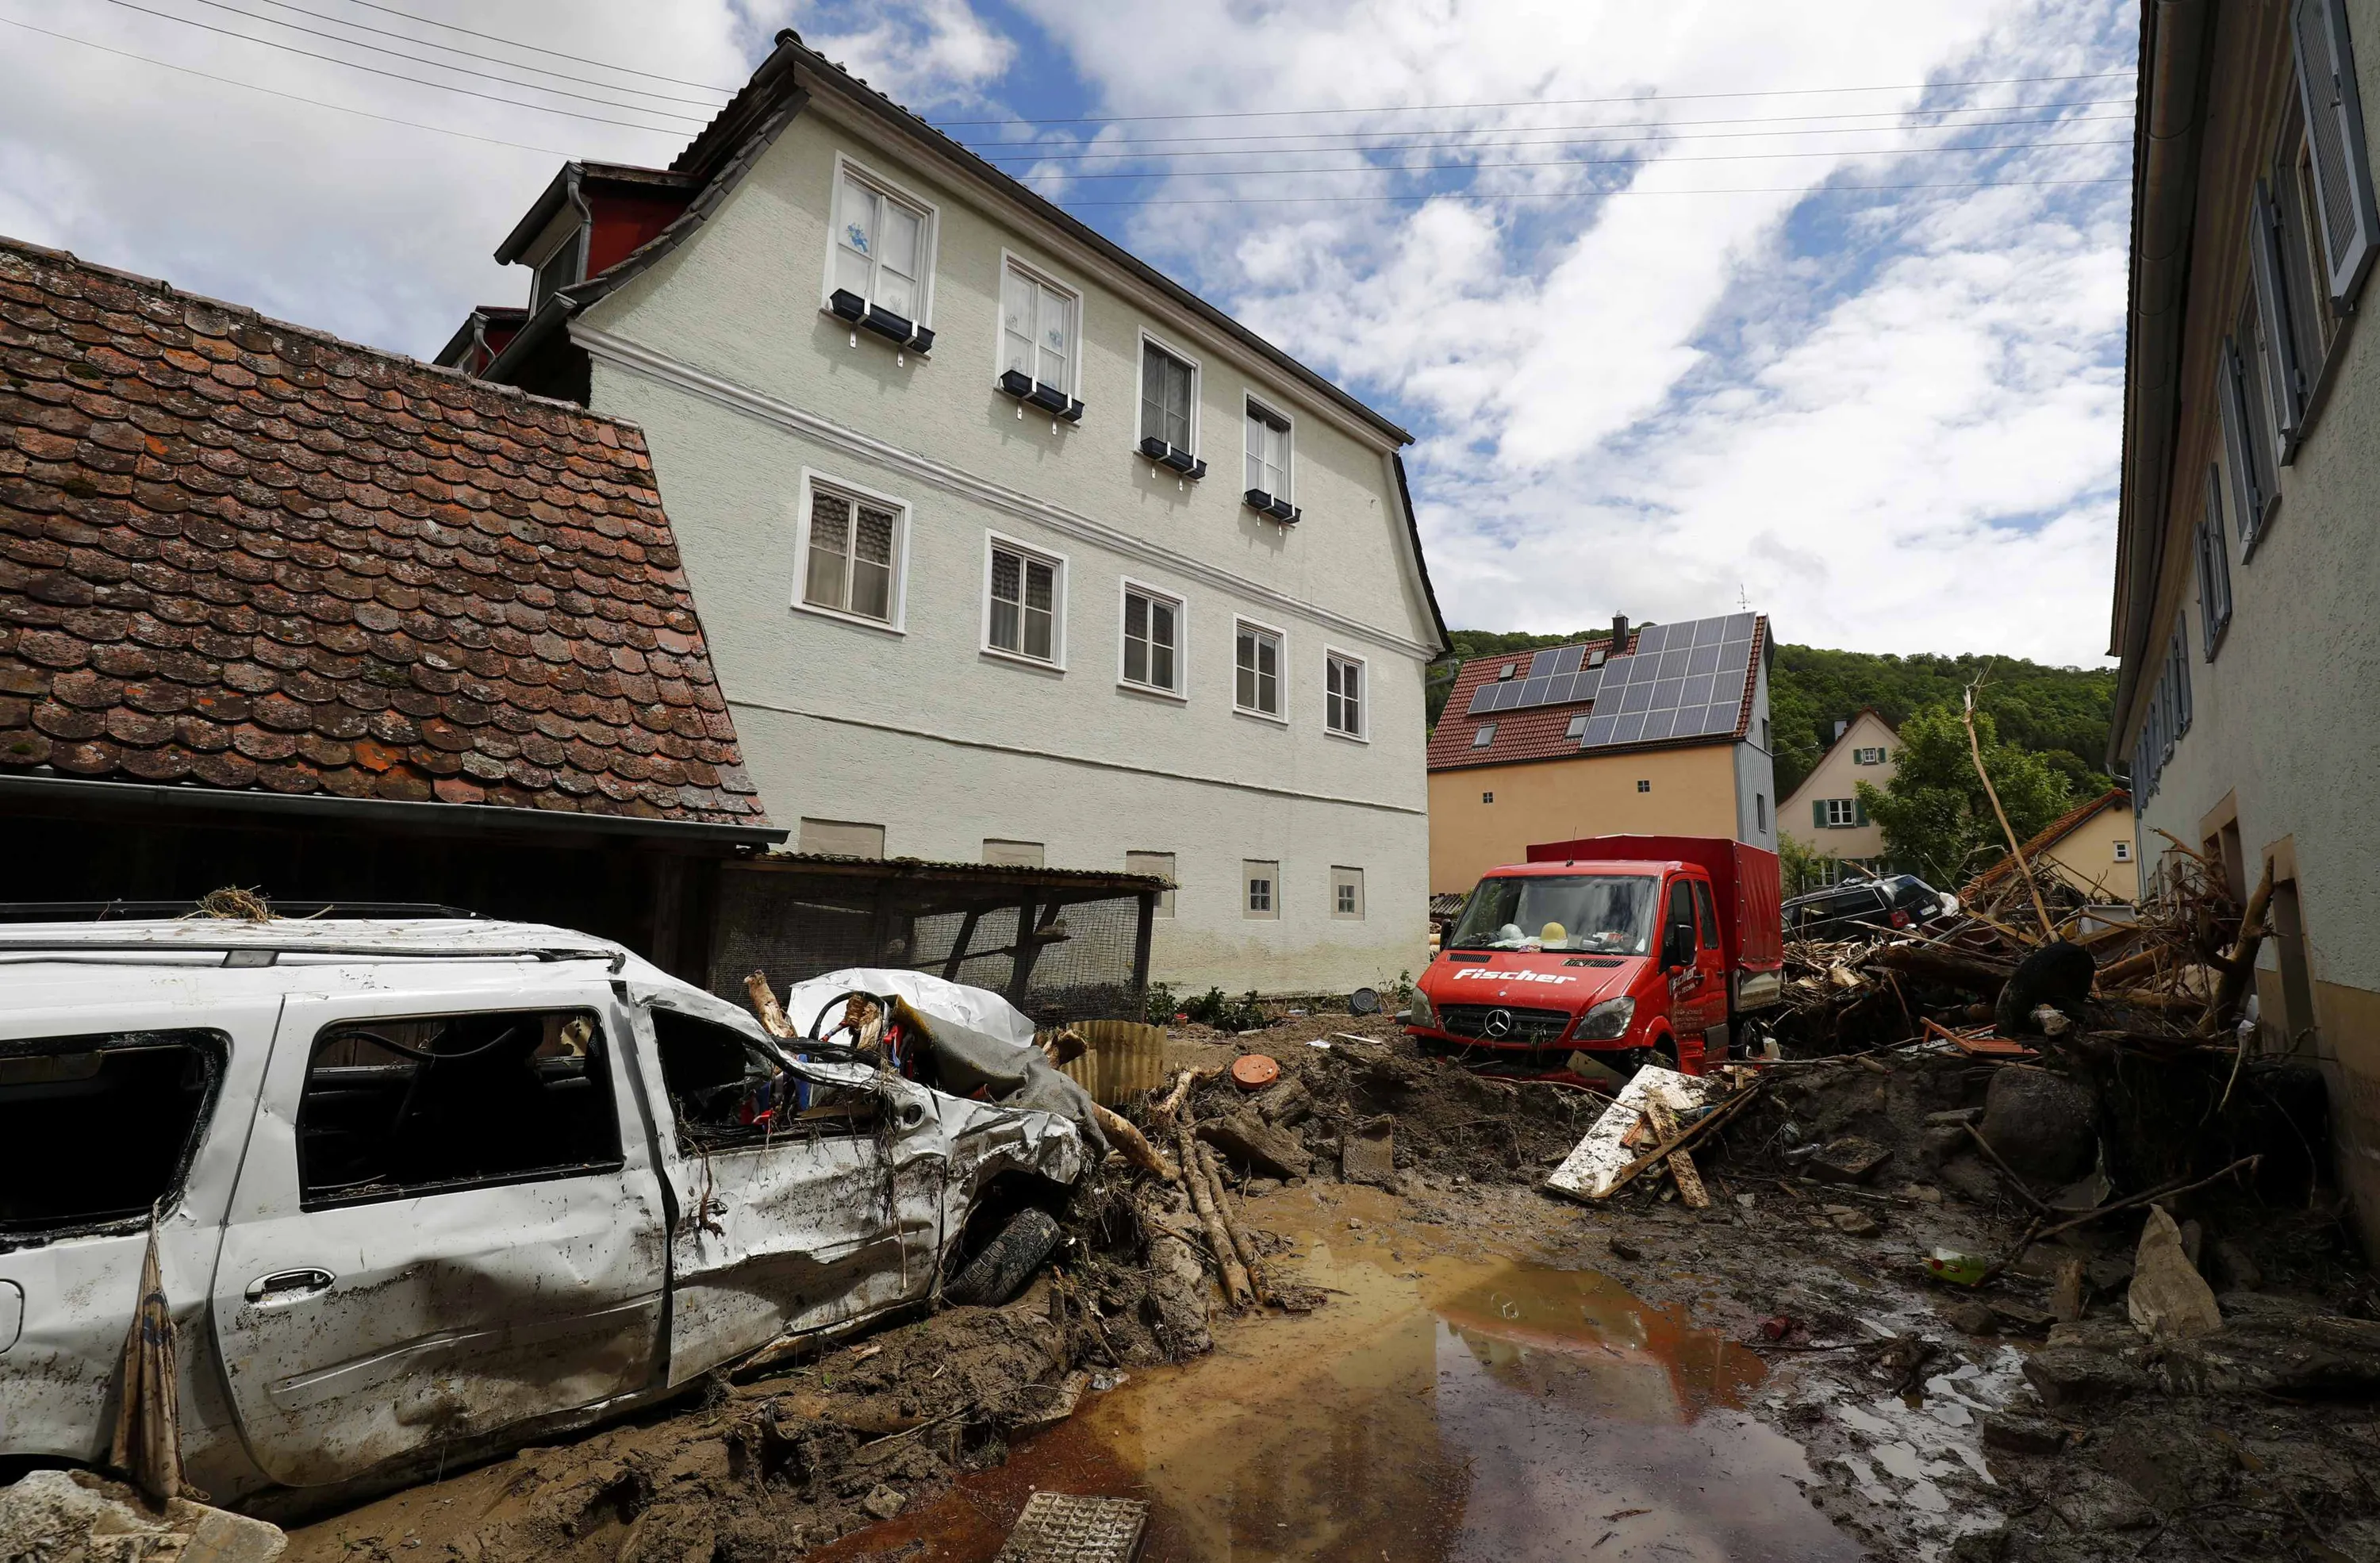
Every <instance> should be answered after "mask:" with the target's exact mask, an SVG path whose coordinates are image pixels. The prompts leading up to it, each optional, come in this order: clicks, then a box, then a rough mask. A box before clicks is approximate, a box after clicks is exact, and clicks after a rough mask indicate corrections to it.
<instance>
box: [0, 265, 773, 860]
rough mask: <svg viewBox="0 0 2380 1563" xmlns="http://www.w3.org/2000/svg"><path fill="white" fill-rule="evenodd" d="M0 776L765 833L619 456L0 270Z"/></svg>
mask: <svg viewBox="0 0 2380 1563" xmlns="http://www.w3.org/2000/svg"><path fill="white" fill-rule="evenodd" d="M0 768H5V769H0V773H6V771H11V770H13V771H15V772H16V773H18V774H25V773H35V774H38V773H41V772H43V771H47V772H50V773H54V774H63V775H67V776H73V777H97V778H116V779H127V780H138V781H141V782H184V783H191V784H196V785H200V786H205V787H213V788H245V789H263V790H268V791H272V792H275V793H315V792H322V793H328V794H336V795H338V796H342V797H378V798H387V799H398V800H412V801H427V800H430V799H432V798H435V799H441V800H443V801H445V802H447V803H451V804H493V805H504V806H514V807H535V808H543V809H565V810H575V811H579V812H586V813H600V814H613V815H635V816H642V817H645V818H656V819H670V820H681V821H704V822H710V823H727V824H739V825H761V824H765V823H766V821H765V818H764V817H763V815H762V813H761V807H760V801H759V797H758V795H757V794H756V790H755V789H754V787H753V785H752V783H751V782H750V781H749V780H748V779H747V777H746V776H745V773H744V769H743V758H742V756H741V755H740V754H739V752H738V750H737V748H736V743H735V727H734V725H733V723H732V722H731V721H729V718H728V713H727V705H726V702H725V701H724V700H723V699H722V697H721V696H720V692H719V685H718V680H717V678H716V677H715V676H714V675H713V673H712V672H711V667H710V655H709V652H708V650H707V649H706V648H705V646H704V643H703V636H702V626H701V625H700V624H699V623H698V621H697V620H696V618H695V612H694V602H693V599H692V598H691V596H690V595H689V593H688V590H687V587H686V578H685V575H684V573H683V572H682V570H681V569H680V567H679V563H678V551H677V541H676V539H675V538H674V536H673V535H672V533H671V531H670V526H669V519H668V517H667V516H666V515H663V514H662V503H661V495H660V492H659V491H658V489H657V488H656V486H655V482H654V478H653V469H652V463H651V462H650V460H649V459H648V458H647V455H646V453H645V442H644V438H643V436H642V435H641V434H639V433H638V432H637V430H636V428H635V427H634V426H632V425H629V424H624V423H620V422H618V421H616V420H614V419H612V418H601V417H596V416H594V415H591V414H589V413H588V412H586V411H584V410H583V409H581V408H578V407H575V406H565V405H563V404H560V403H554V402H547V401H542V400H540V399H538V398H535V397H531V396H527V395H524V394H521V393H519V392H517V391H512V390H506V389H503V388H500V387H496V386H491V385H485V384H480V383H475V382H470V381H467V380H465V379H463V378H462V377H460V376H459V375H456V374H454V373H451V372H448V371H446V370H437V369H432V368H431V367H429V366H427V365H424V364H420V363H417V362H415V361H414V360H412V359H410V358H405V357H397V356H395V355H392V354H385V353H378V352H374V351H372V350H371V349H370V348H365V347H358V346H355V345H351V344H348V343H345V342H341V341H339V340H337V339H336V338H334V337H331V336H327V335H324V334H322V333H317V332H311V331H307V330H303V329H301V328H299V327H296V326H290V325H285V324H282V323H280V322H278V321H269V320H266V319H263V318H262V317H261V316H259V315H257V314H255V313H253V312H251V311H249V310H246V309H237V308H235V307H233V306H229V305H224V304H218V303H215V302H212V301H211V300H208V299H202V298H198V297H191V296H189V295H186V294H180V293H176V291H174V289H172V288H171V287H169V286H167V285H164V284H163V283H159V282H154V281H152V280H149V279H147V278H142V277H135V276H130V275H128V274H126V273H121V272H114V271H109V270H106V269H104V268H102V267H97V266H91V265H88V264H86V263H84V262H82V261H78V260H76V259H75V258H74V257H73V256H71V255H67V254H64V253H61V252H59V251H55V250H49V249H42V248H35V247H33V246H30V245H24V244H18V243H16V242H13V241H9V240H0Z"/></svg>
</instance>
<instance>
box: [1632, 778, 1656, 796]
mask: <svg viewBox="0 0 2380 1563" xmlns="http://www.w3.org/2000/svg"><path fill="white" fill-rule="evenodd" d="M1636 790H1637V791H1638V792H1640V793H1649V792H1651V791H1652V790H1653V783H1652V782H1650V781H1649V780H1647V779H1646V778H1645V777H1641V776H1640V777H1638V778H1637V779H1636Z"/></svg>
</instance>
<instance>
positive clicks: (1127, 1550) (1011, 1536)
mask: <svg viewBox="0 0 2380 1563" xmlns="http://www.w3.org/2000/svg"><path fill="white" fill-rule="evenodd" d="M1147 1523H1148V1505H1147V1504H1146V1503H1143V1502H1142V1501H1141V1500H1140V1499H1138V1498H1113V1497H1079V1496H1075V1494H1072V1493H1048V1492H1042V1493H1035V1494H1034V1495H1033V1496H1031V1497H1030V1498H1027V1499H1026V1503H1025V1512H1024V1513H1022V1514H1020V1515H1018V1516H1017V1517H1016V1528H1015V1529H1014V1530H1013V1531H1011V1532H1009V1533H1008V1545H1005V1546H1003V1547H1002V1548H1001V1549H1000V1556H999V1557H996V1558H994V1559H993V1560H992V1563H1131V1560H1132V1557H1133V1556H1134V1554H1135V1553H1137V1552H1138V1551H1139V1550H1140V1533H1141V1531H1142V1530H1143V1528H1145V1527H1146V1526H1147Z"/></svg>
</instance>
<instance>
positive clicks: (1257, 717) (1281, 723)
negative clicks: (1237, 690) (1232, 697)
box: [1232, 701, 1289, 727]
mask: <svg viewBox="0 0 2380 1563" xmlns="http://www.w3.org/2000/svg"><path fill="white" fill-rule="evenodd" d="M1232 714H1233V716H1244V717H1247V718H1249V719H1250V720H1252V721H1269V722H1270V723H1272V724H1273V725H1274V726H1275V727H1287V726H1288V725H1289V719H1288V718H1287V717H1285V716H1276V715H1274V714H1273V713H1272V712H1270V711H1260V710H1257V709H1256V708H1254V707H1253V706H1243V705H1241V704H1240V703H1239V702H1237V701H1233V703H1232Z"/></svg>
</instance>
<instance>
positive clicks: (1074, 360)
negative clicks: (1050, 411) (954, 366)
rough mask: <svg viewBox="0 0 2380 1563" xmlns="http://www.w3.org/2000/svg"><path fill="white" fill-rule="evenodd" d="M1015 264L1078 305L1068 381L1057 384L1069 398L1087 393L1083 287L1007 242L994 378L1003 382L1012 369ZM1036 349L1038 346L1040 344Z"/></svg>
mask: <svg viewBox="0 0 2380 1563" xmlns="http://www.w3.org/2000/svg"><path fill="white" fill-rule="evenodd" d="M1012 268H1013V269H1014V270H1015V271H1018V272H1021V273H1024V274H1025V275H1026V277H1028V278H1030V279H1031V280H1032V281H1033V282H1034V283H1035V284H1036V285H1038V286H1041V287H1046V288H1048V289H1049V290H1050V292H1052V293H1062V294H1064V295H1065V296H1066V297H1067V298H1068V299H1069V300H1071V301H1072V302H1073V304H1074V306H1075V332H1074V345H1073V347H1072V350H1071V351H1069V352H1068V353H1067V355H1066V383H1065V384H1063V385H1061V386H1059V387H1057V389H1058V390H1060V391H1062V392H1064V393H1065V394H1066V398H1067V400H1069V401H1073V400H1075V398H1077V397H1079V396H1081V395H1082V394H1083V390H1082V386H1083V290H1082V289H1081V288H1079V287H1076V286H1075V285H1073V284H1071V283H1066V282H1061V281H1060V280H1059V279H1058V277H1057V275H1056V274H1055V273H1052V272H1051V271H1050V269H1049V268H1048V267H1047V266H1043V265H1041V264H1039V263H1038V262H1036V261H1028V260H1026V258H1025V257H1024V256H1022V255H1019V254H1017V253H1016V251H1014V250H1013V249H1010V248H1007V247H1005V246H1002V248H1001V251H1000V297H999V299H998V301H997V302H998V309H997V311H996V314H995V317H994V321H993V326H992V333H991V382H992V383H993V384H994V385H997V384H999V383H1000V377H1001V376H1002V374H1004V373H1006V372H1007V370H1008V321H1007V312H1008V273H1009V272H1010V270H1011V269H1012ZM1036 350H1037V352H1038V344H1037V347H1036ZM1039 362H1040V360H1039V359H1038V357H1036V359H1035V367H1036V368H1038V367H1039ZM1034 380H1035V382H1037V383H1043V384H1046V383H1048V382H1045V381H1042V380H1041V378H1040V377H1039V376H1038V375H1036V376H1034Z"/></svg>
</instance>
